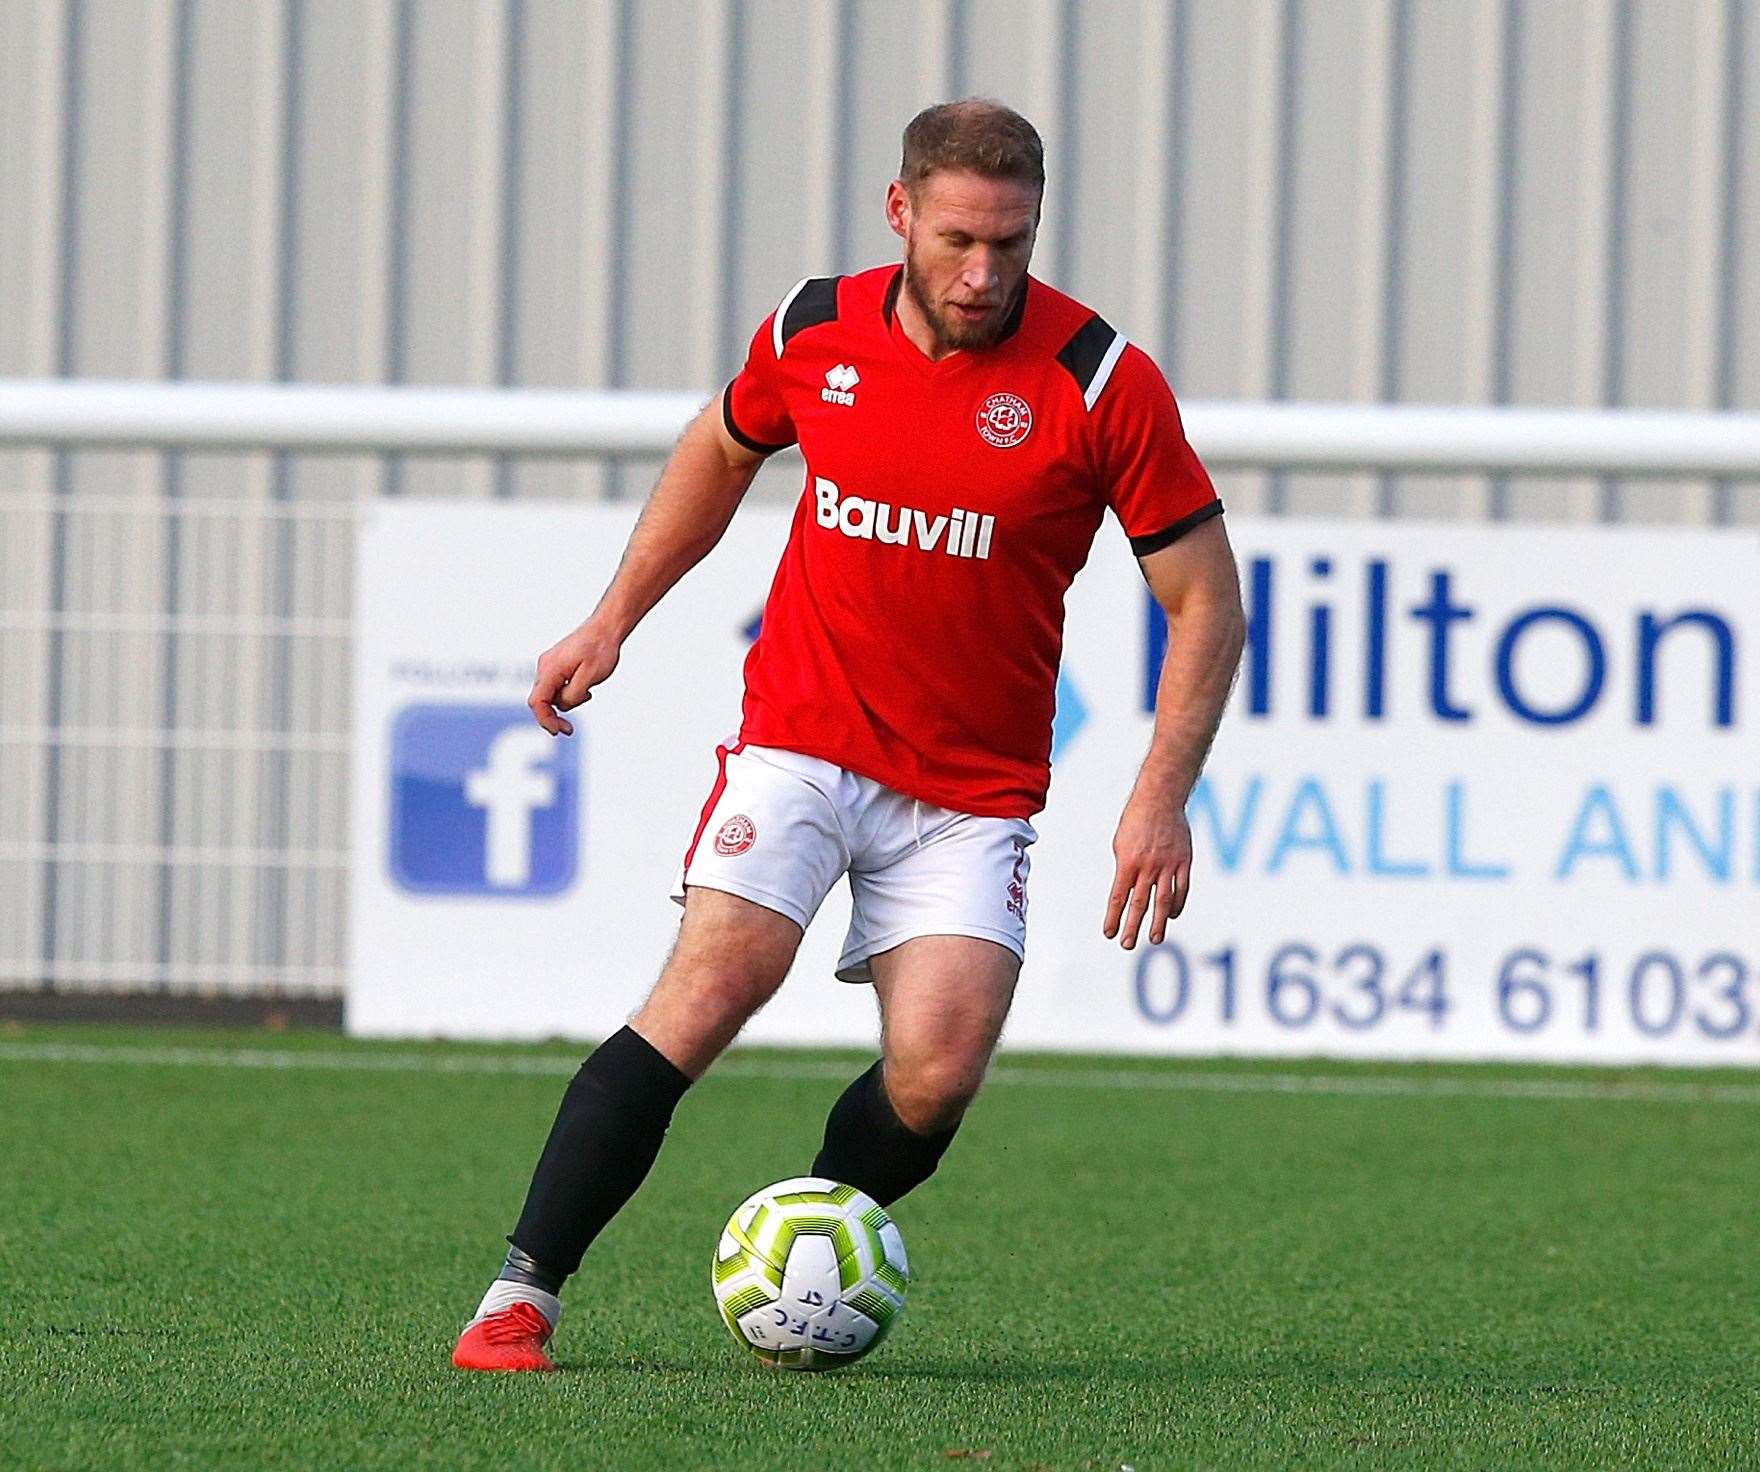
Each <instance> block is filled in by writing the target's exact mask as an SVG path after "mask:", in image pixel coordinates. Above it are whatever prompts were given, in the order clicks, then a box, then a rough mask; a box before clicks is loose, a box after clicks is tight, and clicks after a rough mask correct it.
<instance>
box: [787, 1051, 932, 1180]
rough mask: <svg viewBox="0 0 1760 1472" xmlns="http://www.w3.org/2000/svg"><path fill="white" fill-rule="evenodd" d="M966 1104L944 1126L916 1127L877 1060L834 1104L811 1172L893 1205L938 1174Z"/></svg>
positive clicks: (881, 1064)
mask: <svg viewBox="0 0 1760 1472" xmlns="http://www.w3.org/2000/svg"><path fill="white" fill-rule="evenodd" d="M964 1108H965V1106H964V1104H963V1103H962V1104H961V1105H960V1107H959V1110H958V1111H957V1112H953V1113H952V1121H953V1122H952V1123H951V1124H950V1125H947V1126H944V1127H943V1128H940V1129H935V1130H932V1131H930V1132H927V1133H922V1132H919V1131H917V1130H914V1129H912V1128H911V1127H910V1126H909V1125H908V1124H906V1123H905V1122H904V1120H903V1119H901V1118H900V1117H899V1113H898V1110H897V1109H896V1108H895V1107H894V1105H893V1102H892V1100H891V1098H890V1097H889V1096H888V1094H887V1088H886V1080H885V1065H884V1064H883V1063H876V1064H875V1065H874V1066H873V1067H872V1068H870V1069H869V1070H868V1071H867V1072H866V1073H864V1074H863V1075H862V1076H861V1077H860V1078H858V1079H857V1080H856V1081H855V1082H854V1083H853V1084H851V1085H850V1086H849V1087H848V1088H847V1089H845V1090H844V1091H843V1093H842V1094H841V1095H840V1096H839V1097H838V1100H837V1102H836V1103H835V1104H833V1105H832V1106H831V1114H830V1116H829V1117H828V1118H827V1119H826V1121H825V1143H824V1145H823V1146H821V1147H820V1150H819V1154H818V1156H817V1158H815V1159H814V1161H813V1169H812V1174H813V1175H816V1176H823V1177H825V1178H826V1179H827V1180H833V1181H841V1182H843V1183H844V1184H845V1185H849V1186H854V1187H855V1188H856V1189H857V1190H858V1191H865V1192H867V1194H868V1195H870V1196H872V1197H873V1198H874V1199H875V1200H876V1201H878V1202H879V1203H880V1204H881V1205H882V1206H889V1205H891V1204H892V1203H893V1202H894V1201H896V1200H898V1198H899V1197H900V1196H903V1195H904V1194H905V1193H906V1192H907V1191H913V1190H915V1189H916V1188H917V1187H918V1186H920V1185H922V1184H923V1182H924V1181H926V1180H928V1179H929V1177H930V1176H932V1175H934V1174H935V1167H936V1166H938V1165H940V1163H941V1157H942V1156H943V1155H945V1154H946V1153H947V1147H948V1146H949V1145H951V1144H952V1143H953V1137H954V1134H955V1133H956V1132H957V1131H958V1129H959V1119H960V1115H961V1114H962V1113H963V1112H964ZM942 1117H945V1112H943V1116H942Z"/></svg>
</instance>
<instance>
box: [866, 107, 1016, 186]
mask: <svg viewBox="0 0 1760 1472" xmlns="http://www.w3.org/2000/svg"><path fill="white" fill-rule="evenodd" d="M937 169H968V170H970V171H971V172H972V173H974V174H982V175H983V176H984V177H985V178H989V179H1014V180H1017V181H1018V182H1020V183H1022V184H1030V185H1031V186H1032V187H1033V188H1035V189H1037V190H1038V191H1039V192H1040V193H1041V194H1043V193H1044V191H1045V144H1044V142H1043V141H1042V140H1041V139H1040V137H1039V130H1038V129H1037V128H1035V127H1034V126H1033V125H1032V124H1031V123H1029V122H1028V121H1027V120H1026V119H1025V118H1024V117H1022V116H1021V115H1020V114H1019V113H1018V112H1016V111H1015V110H1014V109H1013V108H1012V107H1006V106H1004V105H1003V104H1002V103H1000V102H995V101H992V100H991V99H990V98H988V97H964V98H961V99H960V100H959V101H958V102H938V103H936V104H935V105H934V106H933V107H926V108H924V109H923V110H922V111H921V112H920V113H918V114H917V115H916V116H915V117H914V118H912V119H911V120H910V122H909V123H907V124H906V125H905V130H904V157H903V158H902V159H901V160H900V162H899V165H898V177H899V178H900V179H901V180H902V181H903V183H904V186H905V188H907V189H908V190H910V191H911V194H912V195H913V196H915V194H916V192H917V186H918V185H919V184H921V183H922V182H923V180H925V179H927V178H928V177H929V176H930V175H931V174H933V173H934V172H935V171H936V170H937Z"/></svg>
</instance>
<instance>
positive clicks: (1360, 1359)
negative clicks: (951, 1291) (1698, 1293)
mask: <svg viewBox="0 0 1760 1472" xmlns="http://www.w3.org/2000/svg"><path fill="white" fill-rule="evenodd" d="M558 1367H559V1368H560V1369H562V1370H563V1371H565V1372H570V1373H574V1374H587V1375H603V1376H637V1377H643V1376H651V1377H654V1378H655V1379H656V1380H659V1381H667V1382H675V1383H681V1384H682V1383H686V1382H703V1381H716V1382H720V1383H725V1381H726V1380H727V1379H728V1378H730V1377H733V1376H749V1377H750V1378H751V1380H752V1381H753V1382H754V1383H755V1384H764V1385H775V1384H777V1383H785V1384H786V1383H788V1382H791V1381H793V1382H812V1383H816V1384H839V1385H849V1386H856V1385H866V1386H869V1387H871V1388H872V1389H874V1390H881V1389H882V1388H884V1387H887V1386H897V1387H904V1386H911V1387H921V1386H923V1385H926V1384H939V1385H947V1386H959V1385H970V1386H980V1385H982V1386H998V1387H1015V1388H1019V1389H1031V1388H1034V1387H1039V1388H1050V1387H1055V1388H1057V1389H1059V1390H1068V1389H1072V1388H1080V1389H1084V1390H1088V1391H1095V1390H1104V1389H1106V1388H1108V1387H1116V1388H1118V1389H1119V1390H1120V1391H1130V1392H1133V1393H1140V1392H1141V1389H1142V1387H1144V1386H1154V1387H1155V1388H1156V1390H1157V1392H1158V1393H1161V1394H1166V1393H1167V1392H1168V1391H1170V1390H1173V1389H1176V1388H1182V1389H1183V1390H1184V1391H1185V1392H1186V1393H1188V1394H1191V1395H1198V1394H1201V1393H1203V1392H1204V1391H1206V1390H1213V1389H1220V1390H1226V1391H1229V1392H1232V1393H1238V1392H1239V1391H1241V1390H1243V1389H1245V1388H1247V1387H1253V1386H1257V1387H1262V1388H1266V1389H1275V1388H1278V1387H1282V1388H1284V1389H1286V1390H1290V1389H1296V1388H1298V1387H1299V1388H1301V1389H1303V1390H1312V1389H1315V1388H1320V1387H1327V1386H1331V1387H1338V1388H1345V1387H1349V1388H1351V1389H1355V1390H1358V1391H1362V1392H1366V1393H1368V1394H1371V1395H1373V1394H1378V1393H1401V1392H1405V1391H1407V1390H1410V1389H1411V1388H1413V1387H1421V1388H1423V1389H1425V1390H1426V1391H1429V1392H1432V1393H1436V1392H1441V1393H1444V1394H1453V1395H1457V1396H1461V1397H1465V1398H1468V1399H1476V1400H1481V1401H1510V1400H1524V1401H1525V1400H1544V1399H1549V1398H1553V1397H1560V1396H1564V1397H1579V1396H1587V1397H1596V1396H1604V1395H1609V1394H1620V1393H1621V1392H1622V1391H1623V1390H1627V1389H1633V1388H1646V1389H1650V1390H1654V1389H1655V1388H1656V1381H1655V1373H1656V1370H1657V1367H1656V1366H1654V1365H1643V1364H1622V1365H1618V1366H1615V1365H1609V1366H1606V1367H1604V1371H1605V1372H1604V1373H1602V1374H1599V1375H1596V1376H1594V1377H1592V1378H1586V1377H1584V1376H1583V1375H1582V1374H1581V1367H1580V1366H1575V1367H1567V1366H1565V1365H1561V1364H1558V1363H1556V1362H1547V1361H1546V1360H1544V1359H1535V1360H1532V1361H1530V1362H1528V1363H1525V1364H1512V1363H1510V1362H1509V1361H1508V1360H1507V1359H1499V1360H1497V1361H1495V1362H1493V1361H1491V1360H1488V1359H1487V1358H1486V1357H1485V1356H1483V1355H1477V1354H1455V1355H1451V1354H1447V1353H1436V1354H1432V1355H1427V1356H1419V1357H1402V1358H1398V1359H1394V1358H1385V1357H1384V1358H1376V1357H1365V1356H1363V1355H1362V1354H1360V1353H1355V1352H1351V1351H1348V1350H1347V1351H1341V1352H1340V1353H1336V1354H1333V1353H1327V1352H1324V1351H1318V1350H1292V1349H1280V1350H1262V1351H1257V1352H1245V1353H1227V1352H1218V1351H1209V1352H1206V1351H1203V1350H1196V1349H1187V1350H1183V1351H1175V1352H1173V1353H1170V1354H1166V1355H1160V1356H1146V1355H1113V1356H1107V1357H1104V1358H1102V1357H1096V1358H1093V1359H1054V1358H1049V1357H1044V1356H1032V1355H1012V1356H990V1357H986V1358H980V1359H972V1360H961V1359H953V1358H950V1357H948V1356H944V1355H943V1356H902V1355H901V1356H897V1357H894V1356H889V1355H880V1356H877V1357H876V1358H874V1359H873V1360H871V1361H868V1362H866V1363H864V1364H860V1365H854V1366H850V1367H848V1368H846V1369H837V1370H829V1371H819V1372H800V1371H790V1370H774V1369H771V1368H769V1367H767V1366H765V1365H762V1364H760V1363H758V1362H757V1361H753V1362H752V1363H751V1364H749V1365H747V1364H742V1363H741V1362H740V1360H739V1358H738V1356H732V1357H729V1358H727V1359H725V1360H722V1359H719V1358H717V1359H716V1360H714V1361H707V1362H705V1361H687V1360H682V1359H669V1358H659V1357H653V1356H640V1357H631V1358H618V1357H612V1356H594V1357H590V1358H587V1359H580V1360H572V1359H571V1360H568V1361H561V1362H559V1365H558Z"/></svg>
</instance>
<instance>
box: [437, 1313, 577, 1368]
mask: <svg viewBox="0 0 1760 1472" xmlns="http://www.w3.org/2000/svg"><path fill="white" fill-rule="evenodd" d="M549 1342H550V1321H549V1320H548V1319H546V1318H545V1317H544V1316H543V1314H541V1313H539V1312H538V1310H537V1308H536V1307H535V1306H534V1305H533V1304H529V1303H525V1302H519V1303H513V1304H509V1305H508V1306H507V1307H506V1308H504V1309H501V1310H500V1311H499V1312H497V1313H492V1314H489V1315H487V1316H486V1317H484V1318H481V1319H478V1320H476V1321H475V1322H474V1323H471V1324H467V1325H466V1326H465V1331H464V1333H463V1334H461V1335H459V1338H458V1348H457V1349H455V1350H453V1351H452V1363H453V1364H455V1365H457V1366H458V1368H459V1369H461V1370H554V1369H555V1368H556V1366H555V1364H554V1363H553V1362H552V1361H551V1359H550V1356H549V1355H547V1354H545V1353H544V1346H545V1345H546V1344H548V1343H549Z"/></svg>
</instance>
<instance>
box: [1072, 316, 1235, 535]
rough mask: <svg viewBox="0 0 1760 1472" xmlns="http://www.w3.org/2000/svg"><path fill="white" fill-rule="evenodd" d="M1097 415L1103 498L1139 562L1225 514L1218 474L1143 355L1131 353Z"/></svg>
mask: <svg viewBox="0 0 1760 1472" xmlns="http://www.w3.org/2000/svg"><path fill="white" fill-rule="evenodd" d="M1092 412H1093V416H1094V431H1095V435H1096V445H1097V455H1096V459H1097V462H1098V465H1099V470H1100V485H1101V490H1102V491H1103V492H1104V494H1105V496H1106V504H1107V505H1109V506H1110V507H1112V509H1113V511H1114V512H1116V513H1117V515H1118V520H1119V524H1120V525H1121V526H1122V527H1123V528H1124V531H1125V535H1126V536H1127V537H1129V538H1130V539H1131V551H1133V552H1135V553H1136V554H1137V556H1139V557H1147V556H1148V555H1149V554H1150V553H1151V552H1159V551H1160V550H1161V549H1162V548H1163V547H1166V546H1169V545H1170V544H1172V543H1173V542H1175V541H1177V540H1179V538H1180V537H1182V536H1184V535H1185V534H1186V533H1187V532H1189V531H1190V530H1191V529H1192V528H1193V527H1195V526H1198V525H1200V524H1202V523H1203V522H1206V521H1208V520H1209V519H1210V518H1211V517H1213V516H1220V515H1221V514H1222V502H1221V500H1220V499H1218V497H1217V495H1216V487H1215V486H1214V485H1212V484H1211V483H1210V474H1209V472H1208V471H1206V470H1205V469H1204V466H1203V463H1202V462H1201V461H1200V460H1199V459H1198V456H1197V453H1196V452H1195V451H1194V450H1193V449H1192V447H1191V446H1190V445H1189V444H1188V443H1187V442H1186V432H1185V427H1184V426H1183V425H1182V424H1181V423H1180V418H1179V408H1178V406H1177V405H1176V404H1175V403H1174V401H1173V391H1172V390H1171V389H1169V388H1168V386H1167V380H1166V379H1165V378H1163V377H1162V376H1161V370H1160V369H1159V368H1157V367H1156V366H1155V361H1154V359H1152V358H1151V357H1150V356H1149V355H1148V354H1147V353H1145V352H1144V351H1143V350H1142V349H1141V348H1139V347H1137V346H1136V345H1135V344H1130V345H1127V346H1126V347H1125V349H1124V351H1123V352H1122V353H1121V354H1120V355H1119V358H1118V363H1117V365H1116V367H1115V368H1114V370H1113V373H1112V375H1111V377H1110V378H1109V379H1108V380H1107V382H1106V384H1105V386H1104V388H1103V389H1102V391H1101V392H1100V394H1099V396H1098V398H1096V399H1095V401H1094V408H1093V411H1092Z"/></svg>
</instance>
